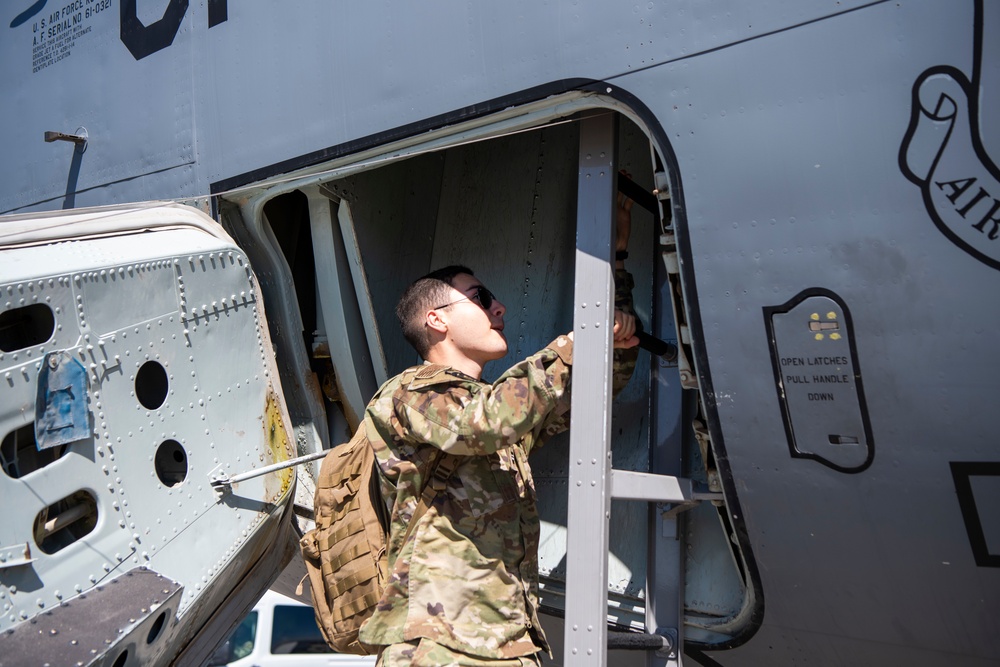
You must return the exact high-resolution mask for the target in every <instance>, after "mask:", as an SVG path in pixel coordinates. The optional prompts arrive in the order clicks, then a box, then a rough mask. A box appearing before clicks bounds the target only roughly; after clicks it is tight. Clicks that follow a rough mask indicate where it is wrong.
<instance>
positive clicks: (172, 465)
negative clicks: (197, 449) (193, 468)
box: [153, 440, 188, 486]
mask: <svg viewBox="0 0 1000 667" xmlns="http://www.w3.org/2000/svg"><path fill="white" fill-rule="evenodd" d="M153 463H154V465H155V466H156V476H157V477H159V479H160V481H161V482H162V483H163V485H164V486H177V485H178V484H180V483H181V482H183V481H184V478H185V477H187V472H188V464H187V452H185V451H184V448H183V447H181V443H179V442H177V441H176V440H165V441H163V442H161V443H160V446H159V447H157V448H156V456H154V457H153Z"/></svg>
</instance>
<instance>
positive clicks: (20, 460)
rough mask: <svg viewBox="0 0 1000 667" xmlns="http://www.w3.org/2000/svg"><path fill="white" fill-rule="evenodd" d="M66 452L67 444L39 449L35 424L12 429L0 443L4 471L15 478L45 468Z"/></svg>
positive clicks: (0, 459) (0, 461)
mask: <svg viewBox="0 0 1000 667" xmlns="http://www.w3.org/2000/svg"><path fill="white" fill-rule="evenodd" d="M65 453H66V445H59V446H57V447H50V448H48V449H43V450H42V451H38V446H37V444H36V442H35V425H34V424H28V425H26V426H22V427H21V428H19V429H17V430H15V431H11V432H10V433H8V434H7V435H5V436H4V438H3V442H2V443H0V463H3V471H4V472H5V473H7V476H8V477H13V478H14V479H18V478H19V477H24V476H25V475H27V474H28V473H31V472H34V471H36V470H39V469H41V468H44V467H45V466H47V465H49V464H50V463H52V462H53V461H56V460H58V459H60V458H61V457H62V456H63V454H65Z"/></svg>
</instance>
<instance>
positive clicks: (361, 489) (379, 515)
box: [299, 423, 457, 655]
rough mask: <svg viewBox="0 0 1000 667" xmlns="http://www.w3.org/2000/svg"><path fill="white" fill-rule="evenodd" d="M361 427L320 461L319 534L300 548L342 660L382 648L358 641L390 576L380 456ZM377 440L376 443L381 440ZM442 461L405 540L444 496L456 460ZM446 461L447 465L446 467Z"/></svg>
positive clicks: (434, 466)
mask: <svg viewBox="0 0 1000 667" xmlns="http://www.w3.org/2000/svg"><path fill="white" fill-rule="evenodd" d="M365 426H366V423H362V425H361V427H360V428H359V429H358V431H357V433H355V434H354V437H353V438H351V440H350V442H348V443H347V444H345V445H341V446H339V447H335V448H334V449H332V450H331V451H330V453H329V454H327V455H326V458H324V459H323V465H322V466H321V468H320V473H319V479H317V481H316V498H315V502H314V509H315V513H316V527H315V528H314V529H313V530H310V531H309V532H308V533H306V534H305V535H304V536H303V537H302V539H301V540H300V542H299V546H300V547H301V549H302V557H303V560H304V561H305V565H306V573H307V576H308V578H309V588H310V592H311V593H312V600H313V609H314V610H315V612H316V623H317V625H319V628H320V630H322V632H323V636H324V638H325V639H326V643H327V644H329V645H330V647H331V648H333V649H334V650H336V651H339V652H341V653H355V654H358V655H372V654H374V653H376V652H377V651H378V647H376V646H369V645H367V644H364V643H362V642H361V641H360V640H359V639H358V631H359V630H360V629H361V626H362V625H363V624H364V622H365V621H366V620H368V618H369V617H371V615H372V614H373V613H374V612H375V605H377V604H378V601H379V600H380V599H381V598H382V591H383V590H384V589H385V582H386V578H387V577H388V576H389V572H388V569H389V566H388V558H387V556H386V541H387V538H388V532H389V530H388V529H389V514H388V510H387V509H386V506H385V502H384V500H383V499H382V494H381V491H380V489H379V471H378V469H377V468H376V465H377V463H376V461H375V452H374V450H373V449H372V445H371V442H370V441H369V439H368V429H366V427H365ZM376 437H377V436H376ZM454 459H455V457H453V456H445V455H443V454H439V455H438V456H437V457H436V458H435V459H434V460H433V461H432V462H431V468H430V473H429V474H428V479H429V480H431V482H430V483H429V484H426V485H425V487H424V489H423V492H422V493H421V497H420V503H419V504H418V505H417V509H416V511H415V512H414V513H413V518H412V519H411V521H410V525H409V527H408V528H407V533H406V537H404V541H405V540H406V538H408V537H409V534H410V531H411V530H412V529H413V527H414V526H416V524H417V522H418V521H419V520H420V517H421V516H423V514H424V512H426V511H427V508H428V507H429V506H430V503H431V501H432V500H433V497H434V494H435V493H437V492H438V491H440V490H442V489H444V485H445V483H446V482H447V478H448V476H450V474H451V471H452V470H453V469H454V465H455V464H456V463H457V461H455V460H454ZM444 460H448V461H447V464H444V465H442V463H443V462H444Z"/></svg>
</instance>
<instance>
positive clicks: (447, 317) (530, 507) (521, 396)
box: [360, 200, 638, 667]
mask: <svg viewBox="0 0 1000 667" xmlns="http://www.w3.org/2000/svg"><path fill="white" fill-rule="evenodd" d="M630 207H631V201H629V200H621V201H620V206H619V209H620V210H619V214H618V238H617V241H616V247H618V249H619V250H624V248H625V246H626V245H627V243H628V231H629V226H630V214H629V211H628V209H629V208H630ZM618 269H620V270H616V272H615V282H616V306H617V309H616V312H615V328H614V334H613V335H614V341H615V347H616V348H620V349H616V350H615V353H616V355H615V356H616V358H615V378H616V382H615V384H616V388H619V389H620V388H621V387H622V386H624V383H625V382H627V381H628V378H629V377H630V376H631V371H632V368H634V364H635V356H636V354H635V350H632V349H628V348H633V347H634V346H635V345H636V344H637V343H638V341H637V339H636V338H635V336H634V332H635V320H634V317H633V316H632V315H631V288H632V278H631V276H630V275H629V274H628V273H627V272H625V271H624V270H623V269H622V268H621V262H618ZM505 311H506V309H505V307H504V305H503V304H502V303H500V301H499V300H497V299H496V298H495V297H494V296H493V295H492V294H491V293H490V292H489V291H488V290H487V289H486V288H485V287H484V286H483V285H482V284H481V283H480V282H479V280H477V279H476V278H475V276H474V275H473V274H472V271H471V270H469V269H467V268H465V267H461V266H452V267H447V268H445V269H441V270H439V271H435V272H434V273H431V274H429V275H427V276H425V277H423V278H421V279H419V280H417V281H416V282H414V283H413V284H412V285H411V286H410V287H409V288H408V289H407V290H406V292H405V293H404V294H403V297H402V298H401V299H400V302H399V305H398V306H397V311H396V312H397V316H398V317H399V319H400V323H401V325H402V327H403V332H404V335H405V336H406V338H407V340H408V341H409V342H410V343H411V344H413V346H414V347H415V348H416V349H417V352H418V353H420V355H421V357H423V358H424V359H425V360H426V362H425V364H424V365H422V366H415V367H413V368H410V369H408V370H406V371H404V372H403V373H401V374H400V375H398V376H396V377H395V378H392V379H391V380H389V381H388V382H387V383H386V384H385V385H383V386H382V387H381V388H380V389H379V391H378V393H377V394H376V395H375V398H373V399H372V401H371V403H369V405H368V409H367V413H366V422H368V433H369V438H370V439H371V440H372V444H373V447H374V449H375V456H376V459H377V461H378V463H379V466H380V468H381V471H382V473H383V479H382V489H383V495H384V496H385V497H386V499H387V504H388V505H389V507H390V508H391V513H392V514H391V526H390V533H389V543H388V561H389V572H390V576H389V579H388V581H387V582H386V587H385V592H384V594H383V596H382V599H381V600H380V602H379V604H378V607H377V608H376V611H375V613H374V614H373V615H372V617H371V618H370V619H368V621H367V622H366V623H365V625H364V626H363V627H362V629H361V632H360V639H361V641H362V642H364V643H366V644H369V645H372V646H383V647H385V648H384V649H383V651H382V653H381V655H380V657H379V664H380V665H382V666H383V667H399V666H401V665H407V666H424V665H427V666H430V665H434V666H438V665H469V666H479V665H482V666H487V665H489V666H492V667H496V666H511V667H513V666H514V665H538V664H540V657H539V653H540V652H541V651H545V652H549V646H548V643H547V642H546V639H545V635H544V633H543V632H542V628H541V626H540V624H539V621H538V613H537V606H538V597H537V596H538V541H539V519H538V511H537V509H536V506H535V489H534V484H533V482H532V478H531V470H530V468H529V466H528V454H530V453H531V451H532V449H534V448H535V447H536V446H538V445H540V444H542V443H543V442H544V441H545V439H546V438H548V437H549V436H551V435H553V434H555V433H558V432H560V431H563V430H565V429H566V428H567V427H568V426H569V423H568V422H569V414H568V413H569V408H570V395H569V389H570V368H571V366H572V363H573V340H572V334H568V335H565V336H559V337H558V338H556V339H555V340H554V341H552V342H551V343H550V344H549V345H548V346H546V347H545V348H544V349H543V350H541V351H540V352H538V353H536V354H533V355H532V356H530V357H528V358H527V359H525V360H524V361H522V362H520V363H518V364H516V365H515V366H513V367H512V368H510V369H509V370H508V371H507V372H506V373H504V374H503V375H502V376H501V377H500V378H499V379H498V380H497V381H496V382H494V383H493V384H492V385H489V384H485V383H484V382H482V381H481V380H480V377H481V375H482V370H483V366H485V364H486V363H487V362H489V361H493V360H495V359H499V358H501V357H503V356H504V355H505V354H506V353H507V341H506V338H505V337H504V334H503V328H504V324H503V315H504V312H505ZM373 431H374V433H373ZM375 433H377V437H372V436H374V434H375ZM441 452H444V454H445V455H444V456H442V454H441ZM438 460H440V463H432V462H436V461H438ZM432 465H436V467H435V471H436V476H438V486H440V487H442V490H441V491H440V492H439V493H437V494H436V495H435V496H434V500H433V503H432V504H431V506H430V509H428V510H427V511H426V512H425V513H423V515H422V516H421V517H419V518H418V520H417V524H416V525H415V526H413V527H412V528H411V527H410V526H409V524H410V518H411V517H412V516H413V515H414V512H415V510H416V509H417V507H418V505H419V503H420V497H421V492H422V491H421V490H422V489H423V488H424V485H425V484H427V483H428V481H429V480H428V473H429V471H430V469H431V467H432ZM442 470H445V471H447V472H442ZM442 477H446V479H441V478H442Z"/></svg>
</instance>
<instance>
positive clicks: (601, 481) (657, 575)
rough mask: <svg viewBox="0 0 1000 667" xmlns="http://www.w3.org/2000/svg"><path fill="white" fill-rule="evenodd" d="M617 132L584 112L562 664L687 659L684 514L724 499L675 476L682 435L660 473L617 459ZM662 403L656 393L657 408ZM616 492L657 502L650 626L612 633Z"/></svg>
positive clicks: (657, 464) (660, 461)
mask: <svg viewBox="0 0 1000 667" xmlns="http://www.w3.org/2000/svg"><path fill="white" fill-rule="evenodd" d="M617 138H618V127H617V117H616V115H615V114H609V113H606V112H605V113H596V114H593V115H589V116H586V117H584V118H582V119H581V123H580V153H579V182H578V188H577V234H576V238H577V247H576V279H575V285H574V318H573V331H574V352H573V356H574V359H575V362H574V367H573V385H574V387H576V388H577V389H576V390H574V391H573V392H572V397H571V401H572V403H571V411H570V414H571V419H572V424H571V428H570V455H569V475H568V477H569V491H568V493H569V498H568V505H569V511H568V518H567V544H566V554H567V567H566V605H565V609H566V611H565V629H564V645H563V649H564V655H563V664H565V665H572V666H573V667H605V665H607V660H608V657H607V651H608V649H609V648H632V649H641V650H646V651H647V661H646V664H647V665H650V666H651V667H653V666H656V667H661V666H663V667H665V666H668V665H669V666H675V665H680V664H681V651H682V647H683V631H682V626H683V601H684V597H683V547H684V545H683V539H682V538H683V536H682V535H680V534H679V533H678V530H677V518H678V517H677V515H678V512H679V511H682V510H684V509H686V508H690V507H692V506H694V505H695V504H697V503H698V502H701V501H702V500H718V499H719V494H717V493H709V492H707V491H701V490H699V489H697V488H696V487H695V486H694V485H693V483H692V481H691V480H690V479H685V478H681V477H676V476H673V475H674V474H677V473H679V472H680V463H681V452H680V448H679V444H677V445H671V446H676V447H677V449H676V451H671V452H666V453H665V452H663V451H658V452H657V454H656V456H655V457H654V458H655V460H654V461H653V462H652V469H654V470H655V473H645V472H632V471H626V470H615V469H613V468H612V462H611V400H612V390H611V375H612V354H611V352H612V349H611V348H612V336H611V330H612V327H613V322H614V266H613V264H612V261H613V260H612V252H613V236H614V232H613V230H612V227H611V225H609V224H608V221H609V220H613V219H614V216H615V206H616V193H617V190H618V169H617V148H618V147H617ZM640 203H641V202H640ZM654 215H655V213H654ZM653 333H654V334H655V333H656V331H655V328H654V332H653ZM580 387H587V388H588V390H587V391H581V390H580V389H579V388H580ZM654 392H655V388H654ZM661 400H662V399H661ZM658 407H659V405H658V403H657V397H656V396H655V395H654V397H653V408H652V409H653V410H654V411H655V410H657V409H658ZM653 421H654V423H655V420H653ZM655 439H656V438H655V434H654V438H653V440H654V441H655ZM612 498H615V499H623V500H638V501H646V502H649V503H655V504H656V505H653V506H651V511H650V512H649V516H650V521H649V524H650V525H649V547H648V549H649V555H648V559H647V577H646V624H645V625H646V631H645V633H617V632H614V633H609V632H608V624H607V609H608V607H607V605H608V591H607V581H608V548H609V544H608V541H609V532H610V531H609V525H608V522H609V519H610V516H611V500H612ZM661 510H662V511H661ZM595 517H602V519H603V520H595ZM597 582H601V585H595V584H596V583H597Z"/></svg>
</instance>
